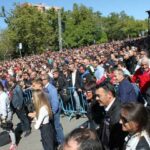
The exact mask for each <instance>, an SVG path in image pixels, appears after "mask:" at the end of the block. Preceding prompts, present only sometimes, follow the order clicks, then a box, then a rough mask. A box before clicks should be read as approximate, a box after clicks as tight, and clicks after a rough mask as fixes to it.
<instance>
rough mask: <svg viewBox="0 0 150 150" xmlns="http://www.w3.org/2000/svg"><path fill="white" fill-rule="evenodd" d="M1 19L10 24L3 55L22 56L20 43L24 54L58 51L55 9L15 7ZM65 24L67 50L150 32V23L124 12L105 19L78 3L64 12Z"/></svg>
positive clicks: (0, 47) (0, 38) (0, 39)
mask: <svg viewBox="0 0 150 150" xmlns="http://www.w3.org/2000/svg"><path fill="white" fill-rule="evenodd" d="M0 17H3V18H4V19H5V22H6V23H7V24H8V28H7V29H6V30H5V31H2V32H1V35H0V54H1V56H2V55H4V54H5V53H6V52H7V53H13V54H19V53H18V51H16V49H17V47H18V44H19V43H22V44H23V49H22V53H23V54H32V53H38V52H43V51H44V50H47V49H50V50H58V45H59V42H58V11H56V10H55V9H54V8H52V9H50V10H47V11H45V12H40V11H38V10H37V9H36V8H34V7H31V6H26V5H24V6H18V5H15V8H14V10H10V12H6V11H5V8H4V7H2V8H1V13H0ZM61 23H62V40H63V41H62V42H63V48H73V47H81V46H85V45H91V44H95V43H98V44H99V43H104V42H107V41H111V40H121V39H125V38H127V37H136V36H138V35H139V34H140V33H141V32H142V31H145V30H146V29H147V20H144V21H142V20H135V19H134V18H133V17H130V16H128V15H127V14H126V13H125V12H124V11H122V12H120V13H114V12H113V13H111V14H110V15H109V16H108V17H102V14H101V13H100V12H93V10H92V8H87V7H85V6H84V5H77V4H74V5H73V10H72V11H64V10H63V9H61Z"/></svg>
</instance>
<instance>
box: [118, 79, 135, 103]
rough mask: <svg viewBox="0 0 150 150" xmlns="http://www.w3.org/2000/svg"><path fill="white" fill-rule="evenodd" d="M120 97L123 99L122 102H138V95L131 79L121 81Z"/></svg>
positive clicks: (119, 87)
mask: <svg viewBox="0 0 150 150" xmlns="http://www.w3.org/2000/svg"><path fill="white" fill-rule="evenodd" d="M118 98H119V100H121V103H129V102H136V101H137V95H136V92H135V89H134V87H133V85H132V84H131V83H130V82H129V80H127V79H124V80H122V81H121V82H120V83H119V86H118Z"/></svg>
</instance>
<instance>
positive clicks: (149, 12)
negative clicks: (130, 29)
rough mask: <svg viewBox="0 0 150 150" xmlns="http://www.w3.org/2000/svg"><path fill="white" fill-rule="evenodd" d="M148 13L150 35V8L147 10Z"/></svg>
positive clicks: (149, 32)
mask: <svg viewBox="0 0 150 150" xmlns="http://www.w3.org/2000/svg"><path fill="white" fill-rule="evenodd" d="M146 12H147V13H148V36H150V10H147V11H146Z"/></svg>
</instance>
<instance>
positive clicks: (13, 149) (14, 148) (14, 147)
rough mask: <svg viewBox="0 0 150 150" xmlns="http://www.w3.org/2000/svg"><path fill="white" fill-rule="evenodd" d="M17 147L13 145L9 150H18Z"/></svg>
mask: <svg viewBox="0 0 150 150" xmlns="http://www.w3.org/2000/svg"><path fill="white" fill-rule="evenodd" d="M16 149H17V146H16V144H11V146H10V147H9V150H16Z"/></svg>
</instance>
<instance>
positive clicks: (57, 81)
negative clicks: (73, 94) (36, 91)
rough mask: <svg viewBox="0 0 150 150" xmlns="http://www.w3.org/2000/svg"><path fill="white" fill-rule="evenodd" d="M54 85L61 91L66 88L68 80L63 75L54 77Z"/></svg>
mask: <svg viewBox="0 0 150 150" xmlns="http://www.w3.org/2000/svg"><path fill="white" fill-rule="evenodd" d="M53 85H54V86H55V87H56V89H57V91H58V93H60V92H61V91H62V90H63V89H64V88H66V81H65V78H63V77H58V78H57V79H54V82H53Z"/></svg>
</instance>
